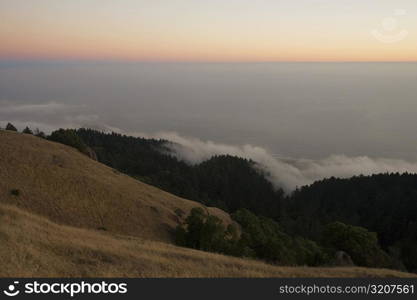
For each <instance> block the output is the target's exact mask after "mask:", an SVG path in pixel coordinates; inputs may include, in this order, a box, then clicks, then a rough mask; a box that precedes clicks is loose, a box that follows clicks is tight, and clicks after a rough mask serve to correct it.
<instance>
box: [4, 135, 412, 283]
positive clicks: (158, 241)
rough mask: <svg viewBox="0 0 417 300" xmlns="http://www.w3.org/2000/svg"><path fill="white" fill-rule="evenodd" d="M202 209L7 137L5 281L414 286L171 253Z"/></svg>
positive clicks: (48, 146) (26, 139)
mask: <svg viewBox="0 0 417 300" xmlns="http://www.w3.org/2000/svg"><path fill="white" fill-rule="evenodd" d="M196 206H200V207H203V208H204V209H206V210H208V211H209V213H210V214H213V215H216V216H217V217H219V218H221V219H222V220H223V221H224V222H225V223H230V222H232V221H231V219H230V216H229V215H228V214H226V213H225V212H223V211H221V210H219V209H215V208H205V207H204V206H202V205H201V204H198V203H196V202H192V201H189V200H185V199H182V198H179V197H176V196H173V195H171V194H168V193H166V192H163V191H161V190H159V189H157V188H154V187H152V186H149V185H146V184H144V183H141V182H139V181H136V180H134V179H132V178H130V177H128V176H126V175H123V174H120V173H118V172H117V171H115V170H113V169H111V168H108V167H106V166H104V165H102V164H100V163H98V162H96V161H94V160H92V159H90V158H88V157H87V156H85V155H83V154H81V153H79V152H78V151H77V150H75V149H72V148H70V147H67V146H64V145H61V144H57V143H52V142H49V141H46V140H43V139H40V138H37V137H34V136H31V135H25V134H19V133H14V132H6V131H0V265H1V266H2V268H0V277H6V276H8V277H20V276H25V277H31V276H37V277H39V276H40V277H43V276H46V277H48V276H71V277H80V276H91V277H97V276H103V277H106V276H107V277H125V276H126V277H297V276H298V277H369V276H372V277H404V276H407V277H410V276H415V275H411V274H407V273H401V272H397V271H393V270H382V269H366V268H304V267H278V266H272V265H268V264H265V263H263V262H259V261H254V260H245V259H239V258H233V257H228V256H224V255H218V254H212V253H206V252H202V251H197V250H192V249H185V248H180V247H177V246H173V245H171V244H169V242H171V240H172V229H173V228H174V227H175V226H176V225H177V224H178V223H179V222H181V221H182V219H183V218H184V217H185V216H186V215H187V214H188V212H189V210H190V209H191V208H193V207H196Z"/></svg>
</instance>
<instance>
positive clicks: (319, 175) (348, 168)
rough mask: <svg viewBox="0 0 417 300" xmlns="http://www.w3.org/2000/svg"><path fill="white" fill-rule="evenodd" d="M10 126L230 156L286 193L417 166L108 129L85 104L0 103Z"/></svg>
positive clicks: (199, 157) (0, 115)
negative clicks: (292, 154) (249, 163)
mask: <svg viewBox="0 0 417 300" xmlns="http://www.w3.org/2000/svg"><path fill="white" fill-rule="evenodd" d="M6 122H12V123H13V124H14V125H15V126H17V128H19V129H20V130H21V129H23V128H24V127H25V126H30V127H31V128H32V129H35V128H39V129H41V130H43V131H46V132H47V133H49V132H51V131H53V130H55V129H57V128H60V127H63V128H79V127H88V128H94V129H97V130H100V131H105V132H112V131H114V132H118V133H125V134H128V135H134V136H142V137H148V138H161V139H166V140H169V141H172V142H174V144H172V145H170V147H171V150H172V151H173V153H174V154H175V155H176V156H177V157H178V158H180V159H182V160H184V161H186V162H188V163H190V164H196V163H200V162H202V161H204V160H207V159H209V158H210V157H212V156H214V155H225V154H230V155H234V156H239V157H244V158H248V159H252V160H253V161H255V162H256V163H257V165H258V167H259V168H260V169H263V170H265V171H266V172H267V173H268V174H269V180H270V181H271V182H272V183H273V184H274V185H275V186H276V187H281V188H283V189H284V190H286V191H287V192H290V191H292V190H293V189H295V188H296V187H297V186H303V185H307V184H311V183H313V182H314V181H316V180H320V179H323V178H328V177H332V176H335V177H342V178H346V177H351V176H354V175H360V174H363V175H370V174H376V173H384V172H400V173H402V172H410V173H416V172H417V162H408V161H405V160H400V159H387V158H372V157H368V156H355V157H350V156H346V155H331V156H329V157H327V158H324V159H319V160H310V159H289V158H279V157H277V156H274V155H272V154H271V153H270V152H269V151H267V150H266V149H264V148H262V147H257V146H253V145H249V144H248V145H242V146H235V145H227V144H221V143H215V142H212V141H203V140H200V139H197V138H192V137H184V136H181V135H179V134H177V133H173V132H161V133H157V134H151V135H149V134H145V133H138V132H135V133H132V132H130V133H128V132H125V131H124V130H121V129H119V128H116V127H112V126H110V125H108V124H106V123H105V122H103V120H102V119H101V118H100V117H99V116H98V115H97V114H95V113H94V111H92V110H90V109H89V108H88V107H86V106H84V105H69V104H63V103H57V102H41V103H38V104H24V103H16V102H11V101H4V100H3V101H2V100H0V127H1V126H5V125H6Z"/></svg>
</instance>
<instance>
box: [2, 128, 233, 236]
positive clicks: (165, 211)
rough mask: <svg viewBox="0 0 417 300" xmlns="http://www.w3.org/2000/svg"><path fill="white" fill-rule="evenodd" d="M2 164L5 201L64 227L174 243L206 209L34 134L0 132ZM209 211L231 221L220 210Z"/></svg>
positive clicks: (3, 197)
mask: <svg viewBox="0 0 417 300" xmlns="http://www.w3.org/2000/svg"><path fill="white" fill-rule="evenodd" d="M0 166H1V167H0V178H1V180H0V203H5V204H13V205H16V206H17V207H20V208H23V209H25V210H27V211H30V212H34V213H36V214H38V215H41V216H45V217H47V218H49V219H50V220H52V221H54V222H57V223H59V224H65V225H71V226H76V227H83V228H90V229H102V230H107V231H110V232H114V233H119V234H126V235H132V236H137V237H143V238H147V239H152V240H159V241H170V240H171V239H172V230H173V229H174V228H175V227H176V226H177V225H178V224H179V222H180V221H181V218H183V217H185V216H186V215H187V214H188V212H189V210H190V209H191V208H193V207H196V206H201V207H203V205H201V204H199V203H196V202H193V201H189V200H185V199H182V198H179V197H176V196H174V195H171V194H169V193H166V192H163V191H162V190H159V189H157V188H154V187H152V186H150V185H147V184H144V183H142V182H140V181H137V180H135V179H133V178H131V177H129V176H126V175H124V174H121V173H119V172H117V171H115V170H113V169H111V168H109V167H107V166H105V165H103V164H100V163H97V162H96V161H94V160H92V159H90V158H88V157H87V156H85V155H83V154H81V153H80V152H78V151H77V150H75V149H73V148H71V147H68V146H65V145H62V144H58V143H53V142H49V141H46V140H43V139H40V138H37V137H34V136H31V135H26V134H19V133H14V132H9V131H0ZM13 190H17V191H18V193H19V195H18V196H16V195H13V194H12V192H11V191H13ZM208 211H209V212H210V214H213V215H216V216H217V217H219V218H221V219H222V220H223V221H225V222H226V223H230V222H232V221H231V219H230V217H229V215H228V214H226V213H225V212H223V211H222V210H220V209H217V208H208Z"/></svg>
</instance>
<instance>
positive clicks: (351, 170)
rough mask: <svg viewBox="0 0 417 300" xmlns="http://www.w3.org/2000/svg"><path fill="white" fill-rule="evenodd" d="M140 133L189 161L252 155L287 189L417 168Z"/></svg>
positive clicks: (395, 161) (389, 161) (388, 161)
mask: <svg viewBox="0 0 417 300" xmlns="http://www.w3.org/2000/svg"><path fill="white" fill-rule="evenodd" d="M136 135H140V136H143V137H154V138H161V139H166V140H169V141H172V142H174V143H175V144H172V145H170V147H171V150H172V151H173V152H174V153H175V155H177V157H179V158H180V159H183V160H185V161H187V162H189V163H191V164H196V163H199V162H202V161H204V160H207V159H209V158H210V157H212V156H214V155H225V154H229V155H234V156H239V157H243V158H248V159H252V160H253V161H255V162H256V163H257V165H258V166H259V168H261V169H263V170H265V171H266V172H267V173H268V174H269V176H268V178H269V180H270V181H271V182H272V183H273V184H274V185H275V186H276V187H282V188H283V189H284V190H286V191H287V192H290V191H291V190H294V189H295V188H296V187H297V186H303V185H307V184H311V183H313V182H314V181H316V180H320V179H323V178H328V177H332V176H334V177H341V178H347V177H351V176H354V175H360V174H363V175H371V174H377V173H385V172H400V173H403V172H410V173H416V172H417V163H416V162H414V163H412V162H408V161H405V160H399V159H387V158H371V157H368V156H358V157H348V156H346V155H331V156H329V157H327V158H324V159H320V160H309V159H280V158H276V157H274V156H273V155H271V154H270V153H269V152H268V151H267V150H266V149H264V148H262V147H257V146H253V145H243V146H233V145H227V144H220V143H215V142H212V141H202V140H200V139H197V138H190V137H184V136H180V135H179V134H177V133H173V132H161V133H157V134H154V135H148V134H145V135H144V134H140V133H139V134H138V133H136Z"/></svg>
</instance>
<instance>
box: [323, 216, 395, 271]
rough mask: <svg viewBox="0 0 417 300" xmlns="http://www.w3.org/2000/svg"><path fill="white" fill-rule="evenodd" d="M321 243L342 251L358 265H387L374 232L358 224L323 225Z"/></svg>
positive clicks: (386, 257)
mask: <svg viewBox="0 0 417 300" xmlns="http://www.w3.org/2000/svg"><path fill="white" fill-rule="evenodd" d="M322 240H323V244H324V245H325V246H327V247H328V248H330V249H332V250H333V251H340V250H341V251H344V252H346V253H348V254H349V255H350V257H351V258H352V260H353V262H354V263H355V264H357V265H359V266H367V267H388V266H389V264H390V260H389V257H388V255H387V254H386V253H385V252H384V251H382V249H381V248H380V247H379V245H378V238H377V235H376V233H375V232H370V231H368V230H367V229H365V228H363V227H359V226H351V225H347V224H344V223H342V222H333V223H330V224H328V225H327V226H326V227H325V230H324V232H323V237H322Z"/></svg>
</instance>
